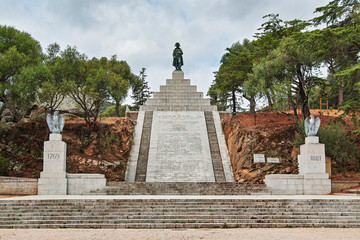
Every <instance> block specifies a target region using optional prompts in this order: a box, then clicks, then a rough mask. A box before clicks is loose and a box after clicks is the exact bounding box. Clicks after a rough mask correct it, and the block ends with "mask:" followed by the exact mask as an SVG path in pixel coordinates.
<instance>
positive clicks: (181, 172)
mask: <svg viewBox="0 0 360 240" xmlns="http://www.w3.org/2000/svg"><path fill="white" fill-rule="evenodd" d="M146 181H147V182H213V181H215V178H214V170H213V167H212V161H211V155H210V147H209V141H208V135H207V129H206V123H205V117H204V112H175V111H174V112H157V111H156V112H154V114H153V123H152V129H151V141H150V149H149V159H148V167H147V173H146Z"/></svg>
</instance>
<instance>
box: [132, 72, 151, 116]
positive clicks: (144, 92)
mask: <svg viewBox="0 0 360 240" xmlns="http://www.w3.org/2000/svg"><path fill="white" fill-rule="evenodd" d="M145 71H146V68H142V69H141V71H140V74H139V76H137V78H136V81H135V82H134V84H133V85H132V96H131V98H132V99H134V103H133V109H134V110H136V111H138V110H139V109H140V106H141V105H144V103H145V102H146V101H147V100H148V99H149V98H150V97H151V95H152V92H151V91H150V87H149V85H148V82H147V81H146V77H147V75H146V73H145Z"/></svg>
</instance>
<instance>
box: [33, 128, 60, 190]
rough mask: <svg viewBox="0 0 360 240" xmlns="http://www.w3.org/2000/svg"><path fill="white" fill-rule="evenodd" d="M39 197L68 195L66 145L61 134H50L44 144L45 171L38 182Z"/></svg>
mask: <svg viewBox="0 0 360 240" xmlns="http://www.w3.org/2000/svg"><path fill="white" fill-rule="evenodd" d="M38 194H39V195H66V194H67V178H66V143H65V142H63V141H62V136H61V134H58V133H52V134H50V139H49V141H46V142H45V143H44V162H43V171H42V172H41V173H40V178H39V181H38Z"/></svg>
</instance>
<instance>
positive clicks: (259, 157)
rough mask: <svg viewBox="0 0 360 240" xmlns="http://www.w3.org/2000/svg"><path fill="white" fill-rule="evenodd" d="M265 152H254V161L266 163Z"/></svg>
mask: <svg viewBox="0 0 360 240" xmlns="http://www.w3.org/2000/svg"><path fill="white" fill-rule="evenodd" d="M264 162H265V154H254V163H264Z"/></svg>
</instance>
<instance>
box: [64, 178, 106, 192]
mask: <svg viewBox="0 0 360 240" xmlns="http://www.w3.org/2000/svg"><path fill="white" fill-rule="evenodd" d="M67 180H68V187H67V193H68V194H69V195H83V194H89V193H90V192H91V191H96V190H99V189H102V188H104V187H105V186H106V178H105V175H104V174H84V173H81V174H80V173H77V174H70V173H68V174H67Z"/></svg>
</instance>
